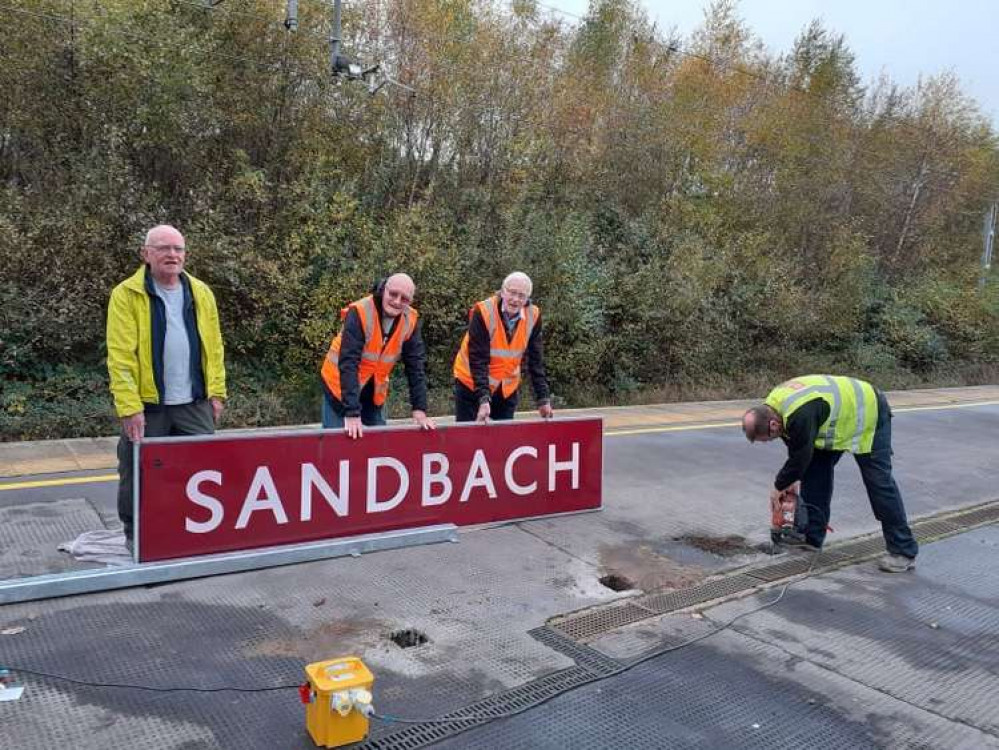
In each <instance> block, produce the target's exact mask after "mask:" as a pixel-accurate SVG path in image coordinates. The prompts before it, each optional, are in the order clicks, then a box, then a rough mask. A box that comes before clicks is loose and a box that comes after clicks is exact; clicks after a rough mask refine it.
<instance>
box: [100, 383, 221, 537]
mask: <svg viewBox="0 0 999 750" xmlns="http://www.w3.org/2000/svg"><path fill="white" fill-rule="evenodd" d="M214 432H215V415H214V413H213V412H212V405H211V403H210V402H209V401H207V400H201V401H192V402H191V403H189V404H178V405H176V406H163V407H159V408H157V409H155V410H150V409H147V410H146V432H145V436H146V437H168V436H170V435H211V434H212V433H214ZM133 479H134V473H133V471H132V441H131V440H129V439H128V438H127V437H125V433H124V432H123V433H122V434H121V436H120V437H119V438H118V518H120V519H121V523H122V525H123V526H124V527H125V536H126V538H127V537H131V536H132V529H133V526H134V522H135V519H134V518H133V517H132V510H133V504H132V503H133V495H132V481H133Z"/></svg>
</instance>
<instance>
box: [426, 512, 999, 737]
mask: <svg viewBox="0 0 999 750" xmlns="http://www.w3.org/2000/svg"><path fill="white" fill-rule="evenodd" d="M997 560H999V527H996V526H990V527H984V528H982V529H978V530H975V531H971V532H968V533H966V534H961V535H958V536H956V537H952V538H950V539H947V540H943V541H939V542H934V543H932V544H929V545H926V547H925V548H924V551H923V553H922V555H921V558H920V569H919V571H918V572H917V573H913V574H905V575H899V576H887V575H885V574H883V573H880V572H878V571H876V570H874V569H873V566H872V565H871V564H870V563H867V564H860V565H857V566H852V567H850V568H846V569H843V570H840V571H837V572H834V573H829V574H825V575H821V576H817V577H815V578H810V579H807V580H804V581H801V582H799V583H797V584H794V585H792V586H791V587H789V588H788V590H787V592H786V593H785V594H784V596H783V597H782V599H781V601H779V602H778V603H777V604H776V605H774V606H773V607H769V608H766V609H763V610H760V611H756V612H752V610H754V609H756V608H758V607H760V606H761V605H763V604H765V603H766V602H768V601H773V600H774V599H775V598H776V597H777V596H779V595H780V592H781V589H782V587H776V588H773V589H770V590H768V591H766V592H764V593H760V594H758V595H756V596H753V597H749V598H747V599H745V600H740V601H737V602H731V603H727V604H723V605H720V606H716V607H713V608H711V609H709V610H708V611H706V612H705V613H703V619H694V618H692V617H691V616H690V615H689V614H687V615H674V616H670V617H664V618H660V619H658V620H656V621H653V622H646V623H643V624H641V625H636V626H629V627H626V628H623V629H622V630H621V631H619V632H617V633H614V634H611V635H608V636H604V637H603V638H602V639H599V640H598V641H596V642H595V643H594V644H593V646H594V647H595V648H597V650H599V651H601V652H602V653H605V654H607V655H612V656H614V657H617V658H619V659H622V661H623V662H624V663H627V662H628V661H629V660H632V659H637V658H640V657H641V656H642V655H643V654H644V655H652V654H654V653H655V652H656V650H657V649H662V648H664V647H666V648H668V647H673V648H676V647H677V646H678V645H680V644H682V643H683V642H684V641H688V640H691V639H693V638H697V637H698V636H704V635H706V634H707V633H710V632H711V631H714V630H717V629H718V628H719V627H720V626H723V625H725V623H728V622H729V621H731V620H732V618H733V617H736V616H738V615H741V614H743V613H749V614H746V615H745V616H743V617H741V618H740V619H739V620H737V621H736V622H735V623H733V624H732V626H730V627H729V628H727V629H725V630H721V631H720V632H718V633H717V634H715V635H712V636H710V637H708V638H704V639H703V640H700V641H698V642H696V643H691V645H689V646H686V647H680V648H678V649H677V650H675V651H672V652H669V653H664V654H662V655H659V656H654V658H651V659H648V660H647V661H644V662H640V663H638V664H637V665H636V666H634V667H633V668H631V669H629V670H628V671H625V672H623V673H621V674H619V675H616V676H612V677H609V678H607V679H604V680H598V681H595V682H593V683H591V684H589V685H586V686H584V687H581V688H578V689H576V690H574V691H572V692H569V693H566V694H564V695H562V696H559V697H557V698H555V699H553V700H551V701H550V702H548V703H546V704H544V705H541V706H539V707H537V708H533V709H532V710H530V711H528V712H525V713H523V714H521V715H519V716H514V717H512V718H509V719H504V720H499V721H494V722H492V723H490V724H489V725H487V726H484V727H481V728H475V729H471V730H468V731H466V732H463V733H462V734H459V735H457V736H455V737H453V738H450V739H448V740H445V741H444V742H441V743H438V744H437V745H436V746H437V747H442V748H496V749H499V748H504V749H508V750H515V749H516V750H520V749H521V748H522V749H524V750H527V749H528V748H564V747H572V748H574V749H575V750H583V749H586V748H593V750H602V749H603V748H609V747H627V748H705V749H707V748H729V747H733V748H734V747H739V748H799V747H809V748H823V749H824V748H828V749H829V750H834V749H835V750H839V749H840V748H842V749H843V750H849V749H851V748H913V749H914V750H915V749H928V748H967V749H968V750H972V748H999V700H997V696H999V636H997V633H999V576H996V575H995V565H996V561H997ZM636 631H637V632H636ZM636 646H637V647H636Z"/></svg>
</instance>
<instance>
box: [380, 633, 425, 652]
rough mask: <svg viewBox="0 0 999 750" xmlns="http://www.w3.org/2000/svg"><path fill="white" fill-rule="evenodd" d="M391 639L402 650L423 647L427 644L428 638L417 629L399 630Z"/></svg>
mask: <svg viewBox="0 0 999 750" xmlns="http://www.w3.org/2000/svg"><path fill="white" fill-rule="evenodd" d="M389 638H390V639H391V640H392V642H393V643H395V645H396V646H399V647H400V648H413V647H414V646H422V645H423V644H424V643H426V642H427V636H425V635H424V634H423V633H421V632H420V631H419V630H417V629H416V628H406V629H405V630H397V631H395V632H394V633H392V635H390V636H389Z"/></svg>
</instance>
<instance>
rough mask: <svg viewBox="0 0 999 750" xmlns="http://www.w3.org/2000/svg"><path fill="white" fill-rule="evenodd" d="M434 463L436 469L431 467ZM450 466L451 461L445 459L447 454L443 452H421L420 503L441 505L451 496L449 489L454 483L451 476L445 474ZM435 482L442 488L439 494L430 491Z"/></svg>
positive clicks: (452, 487)
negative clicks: (421, 485)
mask: <svg viewBox="0 0 999 750" xmlns="http://www.w3.org/2000/svg"><path fill="white" fill-rule="evenodd" d="M435 464H436V466H437V469H436V470H435V469H434V468H433V466H434V465H435ZM450 467H451V462H450V461H448V460H447V456H445V455H444V454H443V453H424V454H423V487H422V489H421V491H420V504H421V505H423V506H424V507H427V506H431V505H443V504H444V503H446V502H447V501H448V500H449V499H450V498H451V491H452V490H453V489H454V485H453V484H452V483H451V477H449V476H448V475H447V470H448V469H449V468H450ZM435 484H439V485H440V486H441V488H442V489H441V493H440V494H439V495H434V494H432V493H431V491H430V490H431V488H432V487H433V486H434V485H435Z"/></svg>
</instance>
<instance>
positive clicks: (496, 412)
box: [454, 380, 519, 422]
mask: <svg viewBox="0 0 999 750" xmlns="http://www.w3.org/2000/svg"><path fill="white" fill-rule="evenodd" d="M518 399H519V396H518V392H517V391H514V392H513V393H512V394H511V395H510V397H509V398H503V392H502V391H501V390H500V389H498V388H497V389H496V392H495V393H493V396H492V398H491V399H489V418H490V419H495V420H503V419H513V413H514V412H515V411H517V401H518ZM478 413H479V397H478V396H476V395H475V391H473V390H472V389H470V388H467V387H466V386H465V384H464V383H462V382H461V381H458V380H455V381H454V421H455V422H474V421H475V417H476V416H477V415H478Z"/></svg>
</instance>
